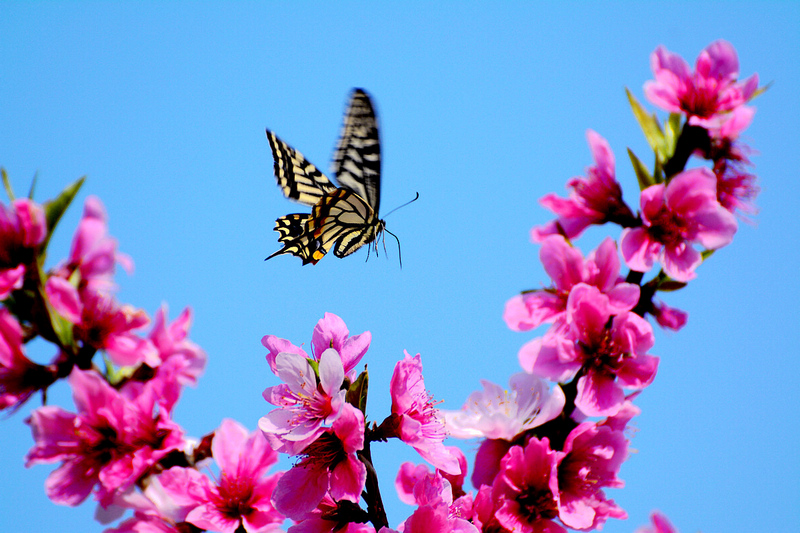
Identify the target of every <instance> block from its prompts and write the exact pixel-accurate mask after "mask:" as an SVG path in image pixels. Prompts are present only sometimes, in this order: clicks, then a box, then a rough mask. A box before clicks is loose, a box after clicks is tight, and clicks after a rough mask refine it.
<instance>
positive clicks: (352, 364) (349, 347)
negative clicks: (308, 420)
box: [261, 313, 372, 381]
mask: <svg viewBox="0 0 800 533" xmlns="http://www.w3.org/2000/svg"><path fill="white" fill-rule="evenodd" d="M371 340H372V334H371V333H370V332H369V331H365V332H364V333H361V334H359V335H354V336H352V337H351V336H350V332H349V330H348V329H347V326H346V325H345V323H344V321H343V320H342V319H341V318H339V317H338V316H336V315H334V314H333V313H325V316H324V317H322V319H320V321H319V322H317V325H316V326H314V333H313V334H312V336H311V346H312V354H313V357H309V356H308V354H307V353H306V352H305V351H304V350H303V349H302V348H300V347H299V346H295V345H294V344H292V343H291V342H289V341H287V340H286V339H281V338H279V337H276V336H274V335H265V336H264V337H263V338H262V339H261V344H263V345H264V347H265V348H267V350H269V353H268V354H267V362H268V363H269V366H270V368H271V369H272V371H273V372H275V373H276V374H277V371H276V367H275V359H276V358H277V357H278V354H279V353H281V352H289V353H294V354H298V355H302V356H303V357H304V358H306V359H314V360H315V361H319V360H320V358H321V357H322V354H323V353H324V352H325V350H327V349H329V348H333V349H334V350H336V353H338V354H339V357H340V358H341V360H342V366H343V367H344V372H345V375H346V376H347V377H348V379H350V380H351V381H352V380H353V379H355V368H356V366H357V365H358V363H359V362H360V361H361V358H362V357H364V354H365V353H367V349H368V348H369V343H370V341H371Z"/></svg>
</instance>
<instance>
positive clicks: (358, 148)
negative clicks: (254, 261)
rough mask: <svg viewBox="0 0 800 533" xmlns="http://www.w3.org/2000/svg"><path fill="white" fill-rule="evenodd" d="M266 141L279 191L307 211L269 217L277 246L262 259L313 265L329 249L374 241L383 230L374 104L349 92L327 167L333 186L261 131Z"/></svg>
mask: <svg viewBox="0 0 800 533" xmlns="http://www.w3.org/2000/svg"><path fill="white" fill-rule="evenodd" d="M267 140H268V141H269V146H270V149H271V150H272V157H273V159H274V161H275V165H274V170H275V178H276V179H277V181H278V186H279V187H280V188H281V190H282V191H283V194H284V195H286V197H287V198H289V199H291V200H295V201H297V202H300V203H302V204H306V205H310V206H312V209H311V213H294V214H289V215H285V216H282V217H280V218H278V220H276V221H275V231H277V232H278V241H279V242H281V243H282V244H283V248H281V249H280V250H278V251H277V252H275V253H274V254H272V255H270V256H269V257H267V259H272V258H273V257H275V256H277V255H281V254H292V255H294V256H297V257H299V258H300V259H302V260H303V264H304V265H307V264H308V263H312V264H316V263H317V262H318V261H319V260H320V259H322V258H323V257H324V256H325V254H326V253H328V251H329V250H330V249H331V248H333V254H334V255H335V256H336V257H340V258H341V257H346V256H348V255H350V254H352V253H353V252H355V251H356V250H358V249H359V248H361V247H362V246H364V245H368V244H370V243H375V242H376V241H377V239H378V238H379V237H380V236H381V234H382V233H383V231H384V230H385V229H386V224H385V222H384V221H383V220H380V219H379V218H378V208H379V207H380V202H381V147H380V139H379V137H378V120H377V118H376V116H375V108H374V107H373V105H372V101H371V100H370V97H369V95H368V94H367V93H366V92H365V91H363V90H362V89H354V90H353V91H352V93H351V95H350V102H349V104H348V106H347V111H346V112H345V117H344V124H343V126H342V132H341V135H340V137H339V142H338V143H337V145H336V150H335V152H334V155H333V164H332V170H333V173H334V175H335V176H336V181H337V182H338V184H339V187H337V186H336V185H334V184H333V183H332V182H331V180H330V179H328V178H327V177H326V176H325V174H323V173H322V172H320V171H319V170H318V169H317V167H315V166H314V165H313V164H312V163H311V162H309V161H308V160H307V159H306V158H305V157H303V154H301V153H300V152H298V151H297V150H295V149H294V148H292V147H291V146H289V145H288V144H286V143H285V142H283V141H282V140H281V139H280V138H278V136H277V135H275V133H274V132H272V131H270V130H267ZM387 233H388V232H387ZM376 246H377V245H376ZM376 253H377V248H376Z"/></svg>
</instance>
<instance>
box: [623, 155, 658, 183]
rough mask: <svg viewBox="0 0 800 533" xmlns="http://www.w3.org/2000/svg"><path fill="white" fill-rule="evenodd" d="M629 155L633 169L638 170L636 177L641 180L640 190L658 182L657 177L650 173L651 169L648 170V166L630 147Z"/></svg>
mask: <svg viewBox="0 0 800 533" xmlns="http://www.w3.org/2000/svg"><path fill="white" fill-rule="evenodd" d="M628 157H630V158H631V164H632V165H633V171H634V172H636V179H637V180H638V181H639V190H640V191H643V190H645V189H646V188H648V187H650V186H651V185H655V184H656V183H657V182H656V180H655V178H653V176H652V175H651V174H650V171H649V170H647V167H646V166H645V165H644V163H642V161H641V160H640V159H639V158H638V157H636V154H634V153H633V151H632V150H631V149H630V148H628Z"/></svg>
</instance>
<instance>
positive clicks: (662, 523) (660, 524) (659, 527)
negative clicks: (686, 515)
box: [636, 511, 678, 533]
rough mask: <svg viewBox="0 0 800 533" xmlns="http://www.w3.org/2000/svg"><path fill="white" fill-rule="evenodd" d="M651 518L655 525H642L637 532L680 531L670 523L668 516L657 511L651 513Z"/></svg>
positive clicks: (666, 532)
mask: <svg viewBox="0 0 800 533" xmlns="http://www.w3.org/2000/svg"><path fill="white" fill-rule="evenodd" d="M650 520H651V521H652V522H653V527H646V526H645V527H640V528H638V529H637V530H636V533H678V530H677V529H675V528H674V527H673V525H672V524H670V522H669V520H667V517H666V516H664V515H663V514H661V513H659V512H658V511H655V512H654V513H653V514H652V515H650Z"/></svg>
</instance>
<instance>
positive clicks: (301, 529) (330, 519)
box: [288, 494, 392, 533]
mask: <svg viewBox="0 0 800 533" xmlns="http://www.w3.org/2000/svg"><path fill="white" fill-rule="evenodd" d="M338 511H339V507H338V505H337V503H336V502H335V501H333V498H331V497H330V496H329V495H327V494H326V495H325V497H323V498H322V501H320V502H319V504H318V505H317V507H315V508H314V509H313V510H312V511H311V512H309V513H308V514H307V515H306V516H305V517H304V518H302V519H300V520H298V521H297V523H296V524H295V525H293V526H292V527H290V528H289V531H288V533H332V532H335V533H375V528H373V527H372V526H371V525H370V524H360V523H358V522H350V521H349V520H348V519H347V517H344V518H343V519H341V520H340V519H337V518H338V517H339V516H340V515H339V514H338ZM386 531H392V530H389V529H388V528H382V529H381V533H385V532H386Z"/></svg>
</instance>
